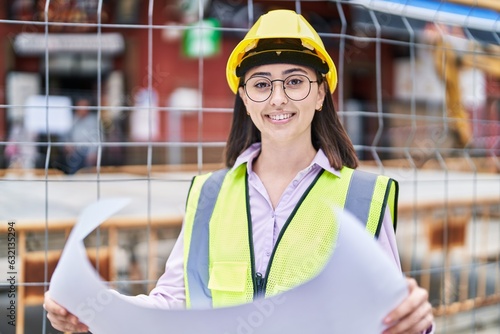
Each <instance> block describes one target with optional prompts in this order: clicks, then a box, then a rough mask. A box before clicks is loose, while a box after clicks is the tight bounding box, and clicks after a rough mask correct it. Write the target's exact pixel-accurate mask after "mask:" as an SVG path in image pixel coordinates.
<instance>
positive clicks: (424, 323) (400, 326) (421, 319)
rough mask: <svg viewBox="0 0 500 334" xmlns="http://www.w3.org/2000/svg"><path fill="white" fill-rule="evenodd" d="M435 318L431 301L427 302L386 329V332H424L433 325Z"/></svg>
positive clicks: (395, 333)
mask: <svg viewBox="0 0 500 334" xmlns="http://www.w3.org/2000/svg"><path fill="white" fill-rule="evenodd" d="M433 320H434V317H433V315H432V306H431V304H430V303H428V302H426V303H424V304H422V305H421V306H420V307H419V308H418V309H416V310H415V311H414V312H412V313H410V314H409V316H407V317H405V318H403V319H401V320H400V321H399V322H397V323H396V324H394V325H393V326H392V327H390V328H389V329H388V330H386V331H385V332H384V334H400V333H401V334H402V333H405V334H411V333H422V332H423V331H425V330H426V329H428V328H429V327H431V325H432V323H433Z"/></svg>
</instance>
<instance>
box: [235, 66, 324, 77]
mask: <svg viewBox="0 0 500 334" xmlns="http://www.w3.org/2000/svg"><path fill="white" fill-rule="evenodd" d="M314 73H315V72H314V70H313V69H312V68H310V67H308V66H302V65H293V64H267V65H260V66H255V67H253V68H251V69H250V70H248V72H247V73H246V74H245V77H246V78H249V77H251V76H253V75H263V76H268V77H270V78H282V77H286V76H289V75H291V74H305V75H307V76H309V77H311V76H313V75H314Z"/></svg>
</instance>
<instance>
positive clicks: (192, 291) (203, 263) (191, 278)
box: [185, 169, 227, 308]
mask: <svg viewBox="0 0 500 334" xmlns="http://www.w3.org/2000/svg"><path fill="white" fill-rule="evenodd" d="M226 173H227V169H223V170H219V171H216V172H214V173H212V174H211V175H210V177H208V178H207V180H206V181H205V182H204V183H203V185H202V188H201V191H200V195H201V196H199V197H198V201H197V202H198V205H197V206H196V210H195V211H194V212H196V214H195V217H194V222H193V225H192V232H191V234H190V236H191V237H190V242H188V244H189V258H188V261H186V264H185V265H186V273H187V277H186V278H185V281H186V280H187V282H188V284H189V287H188V285H186V292H188V291H189V298H188V297H186V299H187V301H189V302H190V304H191V305H188V307H195V308H210V307H212V295H211V292H210V289H208V260H209V259H208V239H209V238H208V237H209V233H208V227H209V223H210V218H211V217H212V212H213V210H214V207H215V203H216V201H217V196H218V194H219V190H220V187H221V185H222V182H223V181H224V177H225V176H226ZM193 182H194V181H193ZM190 192H191V191H190ZM188 205H189V201H188ZM186 211H187V210H186Z"/></svg>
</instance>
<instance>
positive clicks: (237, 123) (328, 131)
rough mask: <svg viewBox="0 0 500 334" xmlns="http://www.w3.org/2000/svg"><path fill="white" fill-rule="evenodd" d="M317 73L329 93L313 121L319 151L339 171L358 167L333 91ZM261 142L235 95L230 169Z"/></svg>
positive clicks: (227, 159) (228, 146) (228, 158)
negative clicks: (248, 149)
mask: <svg viewBox="0 0 500 334" xmlns="http://www.w3.org/2000/svg"><path fill="white" fill-rule="evenodd" d="M316 75H317V77H318V84H322V85H324V86H325V89H326V95H325V99H324V100H323V108H322V109H321V110H320V111H316V113H315V114H314V117H313V120H312V123H311V137H312V138H311V139H312V144H313V146H314V148H315V149H316V150H318V149H320V148H321V149H322V150H323V152H325V154H326V156H327V157H328V161H329V162H330V165H331V166H332V167H333V168H335V169H337V170H340V169H341V168H342V167H343V166H347V167H350V168H356V167H358V158H357V157H356V151H355V150H354V146H353V145H352V142H351V139H350V138H349V136H348V135H347V132H346V131H345V129H344V127H343V126H342V123H341V122H340V119H339V116H338V114H337V112H336V111H335V106H334V104H333V97H332V93H331V92H330V89H329V88H328V85H327V84H325V81H324V80H323V76H322V75H321V74H320V73H316ZM260 141H261V137H260V131H259V130H258V129H257V127H256V126H255V125H254V124H253V122H252V119H251V118H250V117H249V116H248V115H247V110H246V107H245V104H244V103H243V100H242V99H241V97H240V96H239V94H236V99H235V102H234V112H233V122H232V124H231V131H230V132H229V137H228V139H227V144H226V149H225V162H226V166H227V167H229V168H231V167H232V166H233V165H234V163H235V162H236V159H237V158H238V156H239V155H240V154H241V153H242V152H243V151H244V150H246V149H247V148H248V147H249V146H250V145H252V144H253V143H256V142H260Z"/></svg>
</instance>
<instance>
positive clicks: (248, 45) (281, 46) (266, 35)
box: [226, 9, 337, 94]
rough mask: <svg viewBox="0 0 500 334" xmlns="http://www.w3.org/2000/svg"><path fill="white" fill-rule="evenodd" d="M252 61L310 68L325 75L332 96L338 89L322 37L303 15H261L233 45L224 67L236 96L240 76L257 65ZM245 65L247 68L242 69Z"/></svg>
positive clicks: (282, 11)
mask: <svg viewBox="0 0 500 334" xmlns="http://www.w3.org/2000/svg"><path fill="white" fill-rule="evenodd" d="M294 41H297V42H294ZM256 55H258V56H259V57H255V56H256ZM255 59H259V61H260V62H261V63H260V64H265V63H278V62H280V63H294V64H303V65H309V66H312V67H314V68H315V69H318V70H319V71H320V72H321V73H323V74H324V75H325V77H326V81H327V82H328V86H329V87H330V91H331V92H332V93H333V91H334V90H335V87H336V86H337V70H336V68H335V64H334V63H333V60H332V58H331V57H330V55H329V54H328V52H327V51H326V50H325V46H324V45H323V42H322V41H321V38H320V37H319V35H318V33H317V32H316V31H315V30H314V28H313V27H312V26H311V25H310V24H309V22H307V21H306V19H305V18H304V17H303V16H302V15H300V14H297V13H296V12H294V11H292V10H285V9H279V10H273V11H270V12H268V13H267V14H264V15H262V16H261V17H260V18H259V19H258V20H257V22H255V24H254V25H253V27H252V28H250V30H249V31H248V33H247V34H246V36H245V38H244V39H243V40H242V41H241V42H240V43H238V45H236V47H235V48H234V50H233V52H232V53H231V55H230V56H229V59H228V61H227V66H226V78H227V82H228V84H229V87H230V88H231V90H232V91H233V92H234V93H235V94H236V92H237V91H238V86H239V82H240V79H239V77H241V76H242V75H243V74H244V72H246V70H248V69H249V68H250V67H251V66H257V65H259V61H255ZM244 62H246V63H247V64H246V67H245V66H242V65H243V63H244Z"/></svg>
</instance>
